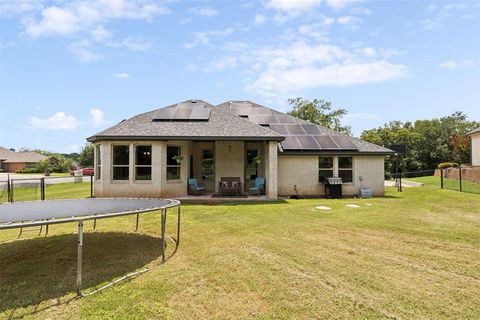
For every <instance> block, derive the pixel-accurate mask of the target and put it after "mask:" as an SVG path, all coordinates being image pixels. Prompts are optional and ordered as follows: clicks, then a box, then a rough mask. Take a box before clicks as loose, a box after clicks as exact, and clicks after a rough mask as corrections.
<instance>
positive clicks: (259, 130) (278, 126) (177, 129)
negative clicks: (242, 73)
mask: <svg viewBox="0 0 480 320" xmlns="http://www.w3.org/2000/svg"><path fill="white" fill-rule="evenodd" d="M87 140H88V141H90V142H93V143H94V144H95V176H96V179H95V195H96V196H99V197H107V196H125V197H179V196H184V195H186V194H187V181H188V178H190V177H194V178H197V179H198V181H199V182H201V183H203V184H204V185H205V186H206V188H207V192H211V193H218V192H219V182H220V179H221V178H222V177H240V178H241V181H242V185H243V191H244V192H247V191H248V187H247V188H245V186H248V184H249V182H250V181H253V180H254V179H255V177H257V176H259V177H265V179H266V188H265V189H266V190H265V191H266V194H267V196H268V197H269V198H270V199H276V198H277V197H278V196H289V195H297V194H298V195H300V196H315V197H320V196H323V195H324V185H323V181H324V178H325V177H330V176H340V177H342V179H343V181H344V184H343V193H344V194H346V195H356V194H358V192H359V189H360V188H370V189H372V190H373V193H374V195H376V196H381V195H383V194H384V158H385V156H386V155H388V154H391V153H393V151H391V150H389V149H386V148H384V147H380V146H377V145H374V144H371V143H368V142H365V141H362V140H359V139H356V138H352V137H349V136H347V135H345V134H342V133H339V132H336V131H333V130H330V129H327V128H324V127H322V126H319V125H316V124H313V123H310V122H308V121H304V120H301V119H298V118H295V117H292V116H289V115H287V114H284V113H281V112H278V111H275V110H273V109H270V108H267V107H264V106H261V105H258V104H255V103H252V102H248V101H230V102H225V103H222V104H220V105H218V106H216V107H215V106H213V105H211V104H209V103H207V102H205V101H202V100H188V101H184V102H181V103H178V104H176V105H171V106H168V107H165V108H161V109H157V110H153V111H150V112H146V113H143V114H140V115H137V116H134V117H132V118H130V119H128V120H124V121H122V122H120V123H118V124H117V125H115V126H113V127H110V128H108V129H106V130H104V131H102V132H99V133H97V134H95V135H94V136H92V137H89V138H88V139H87ZM177 159H178V162H177V161H176V160H177ZM257 160H259V161H257ZM257 162H260V163H257Z"/></svg>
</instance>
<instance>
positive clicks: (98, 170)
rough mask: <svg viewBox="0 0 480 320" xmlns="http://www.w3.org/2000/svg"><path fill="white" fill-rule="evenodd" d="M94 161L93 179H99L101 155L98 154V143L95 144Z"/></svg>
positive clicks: (100, 175) (100, 174)
mask: <svg viewBox="0 0 480 320" xmlns="http://www.w3.org/2000/svg"><path fill="white" fill-rule="evenodd" d="M95 162H96V164H97V168H96V170H95V179H97V180H100V179H101V177H102V156H101V154H100V145H99V144H97V145H95Z"/></svg>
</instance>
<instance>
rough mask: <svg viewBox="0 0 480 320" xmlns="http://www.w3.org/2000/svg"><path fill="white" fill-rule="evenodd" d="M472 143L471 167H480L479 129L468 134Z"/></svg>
mask: <svg viewBox="0 0 480 320" xmlns="http://www.w3.org/2000/svg"><path fill="white" fill-rule="evenodd" d="M467 136H470V139H471V141H472V145H471V146H472V151H471V152H472V166H480V128H477V129H475V130H473V131H471V132H469V133H467Z"/></svg>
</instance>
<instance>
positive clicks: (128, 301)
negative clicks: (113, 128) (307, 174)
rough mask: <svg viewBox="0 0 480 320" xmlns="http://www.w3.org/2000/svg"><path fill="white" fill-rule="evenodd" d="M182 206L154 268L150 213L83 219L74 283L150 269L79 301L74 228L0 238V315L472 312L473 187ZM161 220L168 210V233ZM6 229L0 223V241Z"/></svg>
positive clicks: (432, 315) (477, 209) (477, 240)
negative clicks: (178, 224)
mask: <svg viewBox="0 0 480 320" xmlns="http://www.w3.org/2000/svg"><path fill="white" fill-rule="evenodd" d="M84 196H85V195H84ZM346 204H358V205H360V208H348V207H345V205H346ZM368 204H371V205H368ZM319 205H326V206H330V207H331V208H332V210H330V211H320V210H317V209H315V206H319ZM182 214H183V216H182V228H183V229H182V239H181V244H180V248H179V250H178V251H177V252H176V254H174V255H173V256H172V257H171V258H170V259H169V260H168V261H167V262H166V264H165V265H159V261H160V257H159V254H160V250H159V242H158V240H159V239H158V236H159V216H158V214H156V213H149V214H146V215H144V216H143V217H142V218H141V223H140V231H139V232H138V233H134V232H133V228H134V219H135V218H134V217H124V218H117V219H107V220H103V221H99V222H98V229H97V232H93V231H91V224H90V223H89V224H87V226H86V230H89V231H90V232H89V233H88V234H86V236H85V247H84V271H85V272H84V281H85V285H86V287H87V289H92V288H94V287H95V286H99V285H101V284H102V283H105V282H106V281H109V280H112V279H114V278H115V277H118V276H121V275H123V274H125V273H128V272H130V271H133V270H135V269H139V268H143V267H145V266H148V267H151V268H152V270H151V271H150V272H147V273H145V274H143V275H141V276H139V277H136V278H133V279H131V280H129V281H125V282H122V283H119V284H117V285H115V286H113V287H111V288H109V289H107V290H105V291H102V292H101V293H98V294H95V295H92V296H88V297H85V298H81V299H73V298H74V296H75V295H74V293H73V292H74V290H75V267H76V265H75V259H76V257H75V254H76V236H75V234H74V233H75V225H55V226H51V228H50V235H49V236H48V237H41V238H35V239H29V240H24V241H17V242H9V243H2V244H0V318H5V319H7V318H12V317H13V318H14V317H21V316H25V317H26V318H27V319H45V318H49V319H99V318H104V319H162V318H166V319H254V318H255V319H323V318H348V319H350V318H356V319H360V318H361V319H365V318H368V319H385V318H408V319H442V318H450V319H460V318H463V319H478V318H480V294H479V292H480V272H479V270H480V196H479V195H477V194H469V193H460V192H455V191H450V190H440V189H438V187H434V186H430V185H425V186H423V187H418V188H404V192H402V193H397V192H396V191H395V189H394V188H389V189H388V190H387V196H386V197H385V198H375V199H365V200H359V199H342V200H324V199H319V200H288V201H279V202H278V203H268V204H267V203H266V204H229V205H214V206H204V205H185V206H183V209H182ZM174 222H175V216H174V215H173V212H171V213H170V215H169V217H168V223H169V228H168V230H167V231H168V232H169V233H170V234H173V233H174V229H173V224H174ZM33 235H34V233H30V234H29V236H33ZM16 236H17V231H4V232H0V241H5V240H9V239H13V238H15V237H16ZM172 247H173V246H172V245H169V246H168V253H169V254H171V253H172V250H173V248H172Z"/></svg>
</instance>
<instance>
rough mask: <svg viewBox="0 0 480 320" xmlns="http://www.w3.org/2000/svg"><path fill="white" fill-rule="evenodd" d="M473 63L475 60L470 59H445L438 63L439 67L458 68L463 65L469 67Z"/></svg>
mask: <svg viewBox="0 0 480 320" xmlns="http://www.w3.org/2000/svg"><path fill="white" fill-rule="evenodd" d="M474 64H475V60H472V59H464V60H458V61H457V60H447V61H443V62H442V63H440V64H439V66H440V67H441V68H444V69H451V70H454V69H460V68H465V67H471V66H473V65H474Z"/></svg>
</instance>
